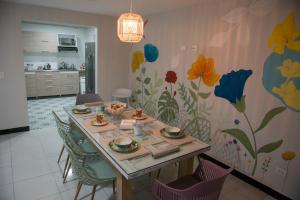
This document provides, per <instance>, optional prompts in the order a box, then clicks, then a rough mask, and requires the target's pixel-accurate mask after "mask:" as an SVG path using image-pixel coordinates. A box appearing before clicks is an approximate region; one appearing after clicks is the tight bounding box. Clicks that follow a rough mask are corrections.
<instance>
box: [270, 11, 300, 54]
mask: <svg viewBox="0 0 300 200" xmlns="http://www.w3.org/2000/svg"><path fill="white" fill-rule="evenodd" d="M299 36H300V29H297V28H296V23H295V14H294V13H290V14H289V15H288V17H287V18H286V19H285V20H284V21H283V23H282V24H277V25H276V27H275V28H274V29H273V32H272V35H271V36H270V37H269V39H268V45H269V47H270V48H273V50H274V52H276V53H278V54H283V53H284V48H285V47H287V48H289V49H291V50H295V51H300V41H299V40H298V41H297V40H296V38H297V37H299Z"/></svg>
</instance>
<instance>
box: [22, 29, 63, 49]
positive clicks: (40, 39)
mask: <svg viewBox="0 0 300 200" xmlns="http://www.w3.org/2000/svg"><path fill="white" fill-rule="evenodd" d="M23 44H24V51H26V52H49V53H57V46H58V41H57V34H56V33H49V32H32V31H23Z"/></svg>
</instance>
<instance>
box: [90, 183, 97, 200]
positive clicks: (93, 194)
mask: <svg viewBox="0 0 300 200" xmlns="http://www.w3.org/2000/svg"><path fill="white" fill-rule="evenodd" d="M96 187H97V185H94V187H93V192H92V196H91V200H94V196H95V192H96Z"/></svg>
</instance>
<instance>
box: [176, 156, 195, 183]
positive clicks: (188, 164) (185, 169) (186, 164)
mask: <svg viewBox="0 0 300 200" xmlns="http://www.w3.org/2000/svg"><path fill="white" fill-rule="evenodd" d="M193 166H194V157H191V158H187V159H185V160H182V161H179V169H178V178H180V177H183V176H185V175H189V174H192V173H193Z"/></svg>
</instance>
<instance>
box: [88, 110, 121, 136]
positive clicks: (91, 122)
mask: <svg viewBox="0 0 300 200" xmlns="http://www.w3.org/2000/svg"><path fill="white" fill-rule="evenodd" d="M84 125H86V126H87V128H88V129H89V130H90V131H91V132H93V133H97V132H104V131H109V130H113V129H116V128H117V126H116V125H114V124H113V123H111V122H109V121H108V120H106V119H105V118H104V115H103V114H101V113H97V114H96V116H95V117H92V118H88V119H86V120H84Z"/></svg>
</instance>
